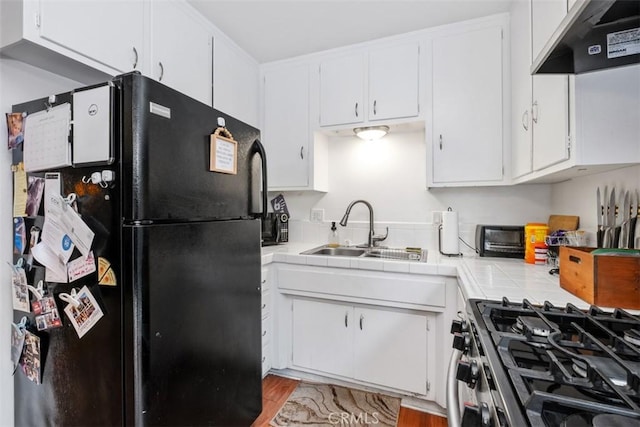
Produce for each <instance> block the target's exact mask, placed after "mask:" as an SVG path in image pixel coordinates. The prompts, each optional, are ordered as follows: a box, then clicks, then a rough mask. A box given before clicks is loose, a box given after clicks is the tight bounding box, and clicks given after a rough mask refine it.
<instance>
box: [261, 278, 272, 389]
mask: <svg viewBox="0 0 640 427" xmlns="http://www.w3.org/2000/svg"><path fill="white" fill-rule="evenodd" d="M269 274H270V270H269V268H263V269H262V280H261V290H262V332H261V333H262V376H263V377H264V376H265V375H267V373H268V372H269V369H271V345H272V344H271V336H272V333H271V331H272V326H271V325H272V321H271V319H272V317H271V301H272V299H271V298H272V297H271V280H269V279H270V278H269Z"/></svg>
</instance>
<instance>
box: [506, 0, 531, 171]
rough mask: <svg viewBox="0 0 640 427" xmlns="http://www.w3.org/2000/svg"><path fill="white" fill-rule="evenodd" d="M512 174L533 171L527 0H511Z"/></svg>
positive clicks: (529, 25) (529, 32)
mask: <svg viewBox="0 0 640 427" xmlns="http://www.w3.org/2000/svg"><path fill="white" fill-rule="evenodd" d="M510 24H511V159H512V162H511V176H512V177H513V178H518V177H520V176H523V175H526V174H528V173H531V170H532V158H533V151H532V146H531V144H532V141H531V135H532V130H531V127H532V125H533V122H532V120H531V102H532V101H531V74H530V72H529V67H530V66H531V19H530V5H529V3H528V2H526V1H516V2H513V3H511V22H510Z"/></svg>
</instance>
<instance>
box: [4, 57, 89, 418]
mask: <svg viewBox="0 0 640 427" xmlns="http://www.w3.org/2000/svg"><path fill="white" fill-rule="evenodd" d="M80 86H83V85H82V84H80V83H78V82H75V81H73V80H68V79H66V78H63V77H60V76H58V75H56V74H51V73H49V72H46V71H42V70H40V69H38V68H34V67H31V66H29V65H26V64H24V63H21V62H17V61H12V60H9V59H0V108H1V109H2V111H3V112H10V111H11V106H12V105H13V104H17V103H20V102H24V101H28V100H30V99H34V98H41V97H44V96H47V95H50V94H56V93H61V92H65V91H68V90H71V89H74V88H77V87H80ZM0 135H1V136H2V140H3V142H2V144H3V147H5V148H0V153H1V154H0V200H2V202H1V203H0V242H1V243H0V277H2V278H3V281H4V283H5V286H4V290H3V291H2V292H1V293H0V319H4V320H3V321H2V322H0V324H3V325H4V327H0V343H6V344H7V345H3V346H2V348H4V349H5V350H6V351H3V352H1V353H0V355H1V356H0V425H2V426H12V425H13V378H12V376H11V360H10V358H9V350H8V343H9V342H10V336H9V330H10V329H9V322H11V321H12V320H13V311H12V307H11V286H9V285H10V272H9V266H8V264H7V262H11V261H12V259H13V258H12V257H13V255H12V251H13V246H12V242H13V228H12V206H11V203H9V201H10V200H12V197H13V196H12V194H13V189H12V186H13V178H12V176H11V169H10V166H11V152H10V151H8V150H7V149H6V144H7V142H6V141H7V123H6V120H5V119H4V115H3V118H2V120H0ZM16 375H21V374H19V373H16Z"/></svg>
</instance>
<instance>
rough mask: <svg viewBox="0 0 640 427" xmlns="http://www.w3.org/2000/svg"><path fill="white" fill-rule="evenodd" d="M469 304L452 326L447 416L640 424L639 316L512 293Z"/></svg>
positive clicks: (486, 421)
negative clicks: (515, 298) (538, 301)
mask: <svg viewBox="0 0 640 427" xmlns="http://www.w3.org/2000/svg"><path fill="white" fill-rule="evenodd" d="M467 312H468V313H467V315H466V316H465V317H466V319H464V320H462V319H461V320H459V321H454V322H453V325H452V328H451V331H452V333H453V334H454V340H453V341H454V344H453V346H454V348H455V349H456V350H455V351H454V355H453V356H452V361H451V363H450V366H449V381H448V386H447V406H448V410H449V425H452V426H453V425H458V424H460V425H463V426H494V427H497V426H510V427H520V426H534V427H538V426H545V427H548V426H553V427H556V426H558V427H560V426H567V427H569V426H594V427H600V426H607V427H613V426H615V427H618V426H635V427H638V426H640V317H639V316H635V315H632V314H630V313H628V312H626V311H624V310H620V309H616V310H613V311H605V310H601V309H599V308H597V307H591V308H590V309H589V310H587V311H584V310H580V309H579V308H577V307H575V306H574V305H571V304H567V305H566V306H564V307H558V306H554V305H552V304H550V303H546V304H545V305H543V306H536V305H532V304H530V303H529V302H528V301H527V300H523V301H522V302H521V303H513V302H510V301H508V300H507V299H506V298H504V299H503V300H502V301H488V300H469V301H468V303H467ZM456 380H457V381H456ZM458 385H459V389H460V390H459V391H460V394H462V395H463V400H464V401H465V403H464V404H460V403H459V401H458V399H459V397H458V390H457V389H458V387H457V386H458ZM458 409H460V411H459V412H458V411H457V410H458Z"/></svg>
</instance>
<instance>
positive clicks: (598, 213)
mask: <svg viewBox="0 0 640 427" xmlns="http://www.w3.org/2000/svg"><path fill="white" fill-rule="evenodd" d="M603 211H604V207H603V206H602V200H601V199H600V187H598V189H597V190H596V218H597V219H598V228H597V230H596V241H597V243H596V247H598V248H601V247H602V212H603Z"/></svg>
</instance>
